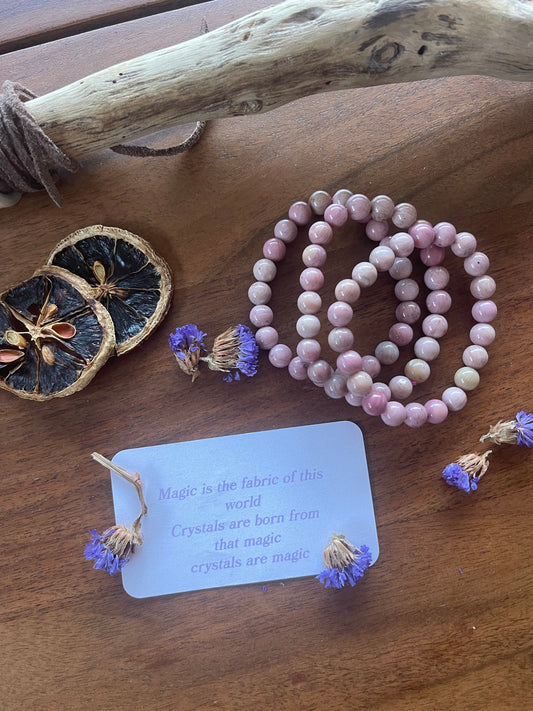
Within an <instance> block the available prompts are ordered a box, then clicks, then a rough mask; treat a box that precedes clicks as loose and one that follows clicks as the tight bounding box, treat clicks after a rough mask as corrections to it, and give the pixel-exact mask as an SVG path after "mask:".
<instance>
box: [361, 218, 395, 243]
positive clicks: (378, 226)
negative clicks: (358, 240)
mask: <svg viewBox="0 0 533 711" xmlns="http://www.w3.org/2000/svg"><path fill="white" fill-rule="evenodd" d="M388 231H389V225H388V223H387V222H378V221H377V220H369V221H368V222H367V223H366V225H365V232H366V236H367V237H368V238H369V239H371V240H372V241H373V242H379V241H380V240H382V239H383V238H384V237H386V236H387V232H388Z"/></svg>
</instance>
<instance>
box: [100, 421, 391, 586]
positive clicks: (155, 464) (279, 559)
mask: <svg viewBox="0 0 533 711" xmlns="http://www.w3.org/2000/svg"><path fill="white" fill-rule="evenodd" d="M113 461H114V462H115V463H116V464H119V465H121V466H122V467H125V468H126V469H128V470H129V471H132V472H133V471H136V472H138V473H139V474H140V476H141V479H142V482H143V485H144V495H145V499H146V503H147V505H148V516H146V517H145V518H144V519H143V535H144V543H143V545H142V546H140V547H138V548H137V550H136V552H135V554H134V555H133V556H132V557H131V561H130V562H129V563H128V564H127V565H126V566H125V567H124V568H123V570H122V581H123V585H124V589H125V590H126V592H127V593H128V594H129V595H131V596H133V597H151V596H154V595H166V594H169V593H178V592H185V591H187V590H201V589H204V588H216V587H223V586H226V585H242V584H244V583H263V582H266V581H269V580H281V579H286V578H296V577H301V576H311V575H317V574H318V573H319V572H320V571H321V570H322V569H323V568H324V564H323V561H322V552H323V549H324V547H325V546H326V544H327V543H328V541H329V539H330V536H331V534H332V533H343V534H344V535H345V536H346V537H347V538H348V540H350V541H351V542H352V543H353V544H354V545H361V544H365V545H367V546H369V548H370V551H371V553H372V559H373V561H375V560H376V559H377V557H378V553H379V548H378V539H377V531H376V523H375V519H374V510H373V505H372V493H371V490H370V482H369V479H368V469H367V463H366V457H365V450H364V443H363V437H362V434H361V430H360V429H359V427H357V425H355V424H354V423H353V422H346V421H344V422H328V423H325V424H319V425H309V426H305V427H291V428H286V429H279V430H270V431H266V432H251V433H248V434H242V435H232V436H228V437H215V438H213V439H204V440H195V441H192V442H178V443H175V444H163V445H158V446H154V447H142V448H139V449H126V450H123V451H121V452H119V453H118V454H117V455H116V456H115V457H114V458H113ZM111 483H112V489H113V501H114V506H115V515H116V521H117V523H124V524H126V525H131V523H132V521H133V520H134V519H135V517H136V516H137V514H138V513H139V502H138V499H137V495H136V493H135V490H134V488H133V487H132V486H131V485H130V484H128V483H127V482H126V481H124V480H123V479H121V478H120V477H118V476H117V475H116V474H111ZM317 585H318V583H317Z"/></svg>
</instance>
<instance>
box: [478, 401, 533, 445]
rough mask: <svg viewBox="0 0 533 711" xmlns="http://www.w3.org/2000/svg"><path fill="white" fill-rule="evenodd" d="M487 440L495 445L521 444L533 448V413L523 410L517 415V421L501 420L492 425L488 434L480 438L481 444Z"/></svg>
mask: <svg viewBox="0 0 533 711" xmlns="http://www.w3.org/2000/svg"><path fill="white" fill-rule="evenodd" d="M486 439H488V440H490V441H491V442H494V444H519V445H523V446H525V447H533V413H531V412H525V411H524V410H522V411H521V412H519V413H517V415H516V419H515V420H508V421H507V422H503V421H502V420H500V421H499V422H497V423H496V424H495V425H491V427H490V428H489V431H488V432H487V434H484V435H483V437H481V438H480V442H484V441H485V440H486Z"/></svg>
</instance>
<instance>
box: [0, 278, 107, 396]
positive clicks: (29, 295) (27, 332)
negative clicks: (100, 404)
mask: <svg viewBox="0 0 533 711" xmlns="http://www.w3.org/2000/svg"><path fill="white" fill-rule="evenodd" d="M114 345H115V335H114V329H113V322H112V320H111V317H110V315H109V313H108V312H107V310H106V309H105V308H104V307H103V306H102V305H101V304H99V303H98V301H96V299H95V298H94V297H93V294H92V290H91V289H90V287H89V285H88V284H87V283H86V282H85V281H84V280H83V279H80V278H79V277H76V276H74V275H73V274H71V273H70V272H68V271H66V270H65V269H61V268H59V267H53V266H49V267H44V268H43V269H39V270H38V271H36V272H35V274H34V275H33V277H32V278H31V279H29V280H28V281H25V282H23V283H22V284H19V285H18V286H15V287H13V288H12V289H9V290H8V291H5V292H4V293H3V294H0V388H3V389H5V390H9V391H11V392H13V393H15V394H16V395H19V396H20V397H24V398H28V399H30V400H48V399H50V398H53V397H63V396H64V395H70V394H71V393H74V392H77V391H78V390H81V389H82V388H84V387H85V386H86V385H87V384H88V383H89V382H90V381H91V380H92V378H93V377H94V376H95V375H96V373H97V371H98V370H99V369H100V368H101V367H102V365H103V364H104V363H105V362H106V360H107V359H108V358H109V356H110V355H112V354H113V349H114Z"/></svg>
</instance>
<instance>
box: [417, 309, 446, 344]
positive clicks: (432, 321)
mask: <svg viewBox="0 0 533 711" xmlns="http://www.w3.org/2000/svg"><path fill="white" fill-rule="evenodd" d="M447 331H448V321H447V320H446V318H444V316H442V315H441V314H430V315H429V316H426V318H425V319H424V320H423V321H422V332H423V333H424V335H426V336H431V337H432V338H442V337H443V336H444V335H445V334H446V333H447Z"/></svg>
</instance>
